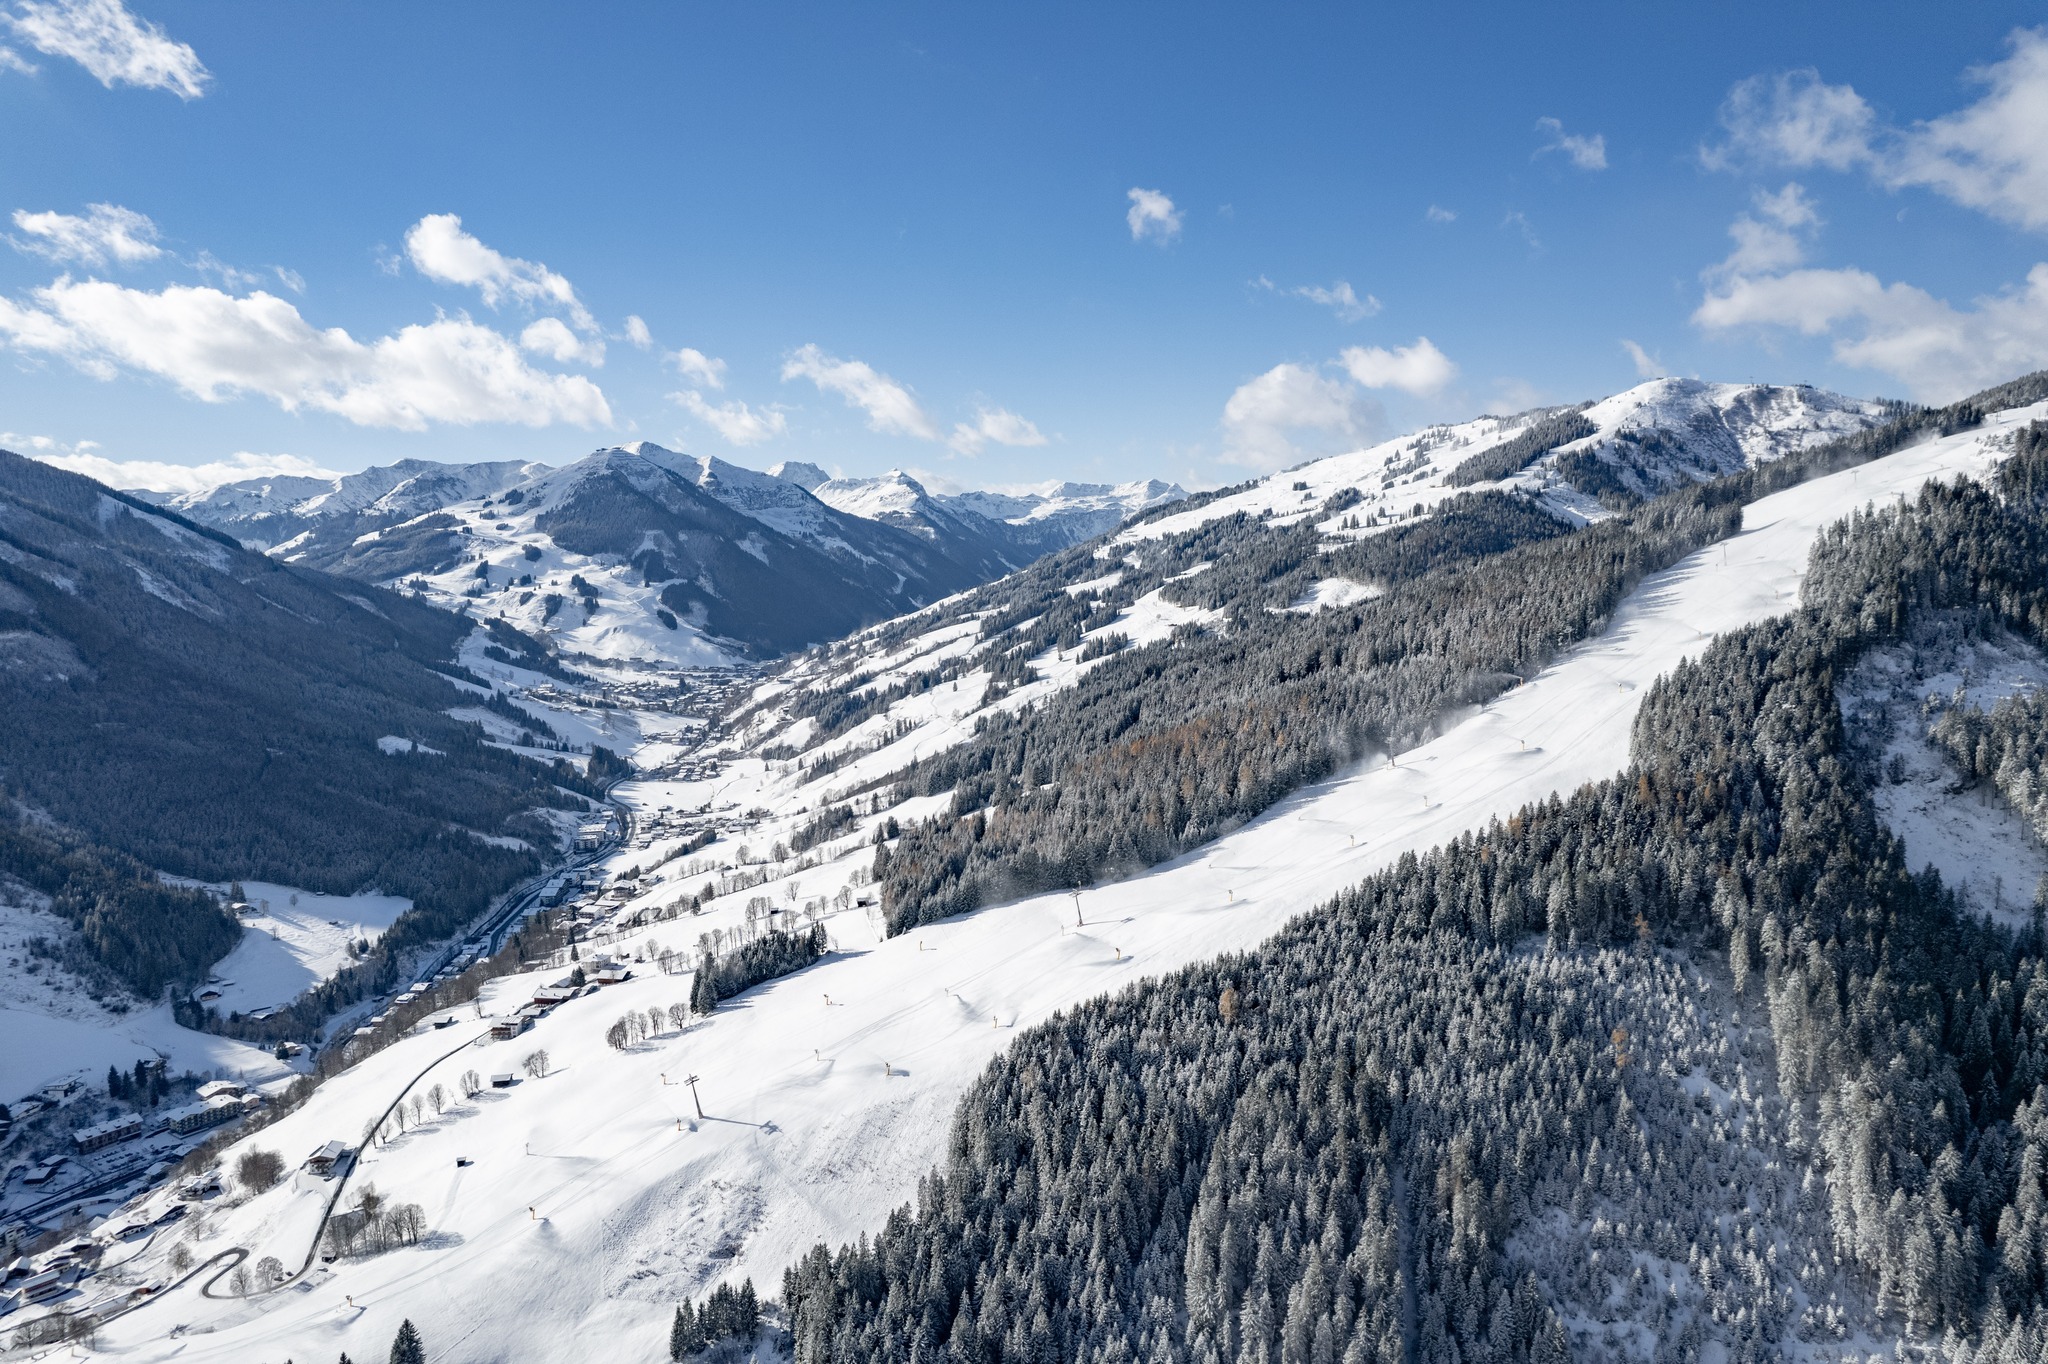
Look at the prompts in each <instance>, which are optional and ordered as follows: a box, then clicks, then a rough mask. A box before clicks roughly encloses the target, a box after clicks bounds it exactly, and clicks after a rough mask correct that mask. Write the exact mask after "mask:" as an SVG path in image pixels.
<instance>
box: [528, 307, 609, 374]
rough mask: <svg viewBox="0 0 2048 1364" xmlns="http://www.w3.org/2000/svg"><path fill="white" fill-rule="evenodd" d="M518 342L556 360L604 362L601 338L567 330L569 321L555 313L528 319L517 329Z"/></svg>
mask: <svg viewBox="0 0 2048 1364" xmlns="http://www.w3.org/2000/svg"><path fill="white" fill-rule="evenodd" d="M519 344H520V345H521V346H522V347H523V348H525V349H526V350H528V351H530V352H532V353H533V354H535V355H545V356H547V357H548V358H549V359H551V360H553V361H555V362H556V363H557V364H563V365H567V364H578V365H590V366H592V367H595V366H598V365H602V364H603V363H604V342H603V341H602V340H601V339H599V338H598V337H595V336H593V337H591V338H590V339H589V340H588V341H586V340H584V339H583V338H581V337H579V336H577V335H576V333H575V332H572V331H570V330H569V325H568V324H567V323H566V322H564V321H562V319H560V318H559V317H543V318H538V319H536V320H535V321H533V322H531V323H529V324H528V325H527V328H526V330H525V331H523V332H521V333H519Z"/></svg>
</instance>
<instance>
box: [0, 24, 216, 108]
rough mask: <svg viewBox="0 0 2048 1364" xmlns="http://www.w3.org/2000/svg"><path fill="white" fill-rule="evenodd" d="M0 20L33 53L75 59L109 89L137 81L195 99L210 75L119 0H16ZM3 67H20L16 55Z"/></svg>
mask: <svg viewBox="0 0 2048 1364" xmlns="http://www.w3.org/2000/svg"><path fill="white" fill-rule="evenodd" d="M0 23H5V24H6V25H7V26H8V27H9V28H11V29H12V30H13V31H14V32H15V33H16V34H17V35H18V36H19V37H20V38H21V40H22V41H23V42H25V43H27V44H28V45H29V46H30V47H33V48H34V49H35V50H36V51H38V52H42V53H46V54H48V55H49V56H52V57H68V58H69V59H71V60H72V61H74V62H77V63H78V64H79V65H80V66H82V67H84V68H85V69H86V70H87V71H88V72H90V73H92V75H93V76H94V77H95V78H97V79H98V81H99V83H100V84H101V85H104V86H106V87H107V88H108V89H109V90H111V89H113V88H114V86H115V85H117V84H118V85H138V86H141V87H142V88H143V89H145V90H168V91H170V92H171V93H172V94H174V95H176V96H178V98H180V99H198V98H199V97H200V96H201V95H203V94H205V93H206V82H207V81H209V80H211V79H212V76H211V74H210V73H209V72H208V71H207V69H206V67H205V66H204V65H203V64H202V63H201V62H200V60H199V54H198V53H196V52H194V51H193V50H192V49H191V48H190V47H188V46H186V45H185V44H184V43H180V42H176V41H174V40H173V39H172V38H171V37H170V35H169V34H167V33H165V32H164V31H163V29H162V28H161V27H159V26H158V25H156V24H153V23H150V22H149V21H148V20H146V19H138V18H136V17H135V16H134V15H132V14H130V13H129V12H128V11H127V9H126V8H125V7H123V6H122V4H121V2H120V0H18V2H17V4H16V5H15V12H14V13H13V14H0ZM8 55H9V56H10V57H12V56H13V54H12V53H9V54H8ZM9 65H12V66H14V67H15V68H16V69H17V70H19V69H22V63H21V62H20V60H19V59H18V58H16V59H15V60H14V61H13V62H10V63H9Z"/></svg>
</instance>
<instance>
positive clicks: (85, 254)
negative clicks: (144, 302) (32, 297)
mask: <svg viewBox="0 0 2048 1364" xmlns="http://www.w3.org/2000/svg"><path fill="white" fill-rule="evenodd" d="M14 227H15V230H16V231H17V232H20V233H21V234H22V235H21V236H20V237H9V238H8V239H7V241H8V244H9V245H11V246H13V247H14V249H15V250H17V251H26V252H28V253H29V254H30V255H35V256H41V257H42V258H43V259H44V260H48V261H56V262H57V263H58V264H60V265H61V264H66V263H72V262H75V263H77V264H79V265H106V264H108V263H110V262H111V263H113V264H118V265H138V264H140V263H141V262H143V261H149V260H155V259H156V258H157V257H158V256H161V255H162V254H163V253H164V251H163V248H162V247H160V246H158V245H157V244H156V224H155V223H153V222H151V221H150V220H149V218H148V217H147V216H146V215H144V214H141V213H137V212H136V211H135V210H134V209H132V208H123V207H121V206H120V205H119V204H88V205H86V209H85V216H84V217H82V218H81V217H78V216H76V215H74V214H70V213H56V212H51V213H30V212H29V211H28V210H27V209H25V208H18V209H16V210H14Z"/></svg>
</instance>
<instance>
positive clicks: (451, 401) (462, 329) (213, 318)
mask: <svg viewBox="0 0 2048 1364" xmlns="http://www.w3.org/2000/svg"><path fill="white" fill-rule="evenodd" d="M29 298H30V302H29V303H28V304H26V305H23V304H17V303H15V302H13V301H12V300H9V299H6V298H0V339H4V340H6V341H7V342H9V343H10V344H12V345H13V346H14V347H15V348H16V349H17V350H21V351H27V352H32V353H41V354H48V355H55V356H59V357H61V358H63V359H65V360H68V361H69V362H71V363H72V364H73V365H75V366H77V367H78V368H79V369H81V370H83V371H84V372H86V373H88V374H91V375H94V376H95V377H98V378H102V379H110V378H112V377H114V375H115V374H116V373H118V372H119V371H121V370H123V369H126V370H131V371H135V372H138V373H142V374H150V375H155V376H157V377H159V378H162V379H165V380H168V381H169V382H171V383H172V384H175V385H176V386H177V387H178V388H180V389H182V390H184V391H185V392H186V393H188V394H190V395H192V396H193V397H195V398H198V399H200V400H202V401H204V402H221V401H225V400H226V399H228V398H230V397H233V396H236V395H238V394H245V393H246V394H255V395H258V396H260V397H265V398H268V399H270V400H271V401H273V402H275V403H276V404H277V405H278V406H280V407H282V408H284V409H285V410H286V411H289V412H296V411H299V410H301V409H308V410H312V411H319V412H331V413H334V414H336V415H338V416H341V417H343V418H345V419H346V420H348V421H351V422H354V423H355V424H357V425H359V426H382V427H396V428H398V429H401V430H407V431H418V430H422V429H424V428H425V427H427V426H428V425H430V424H432V423H437V422H439V423H451V424H455V425H470V424H474V423H478V422H510V423H516V424H519V425H523V426H547V425H550V424H552V423H554V422H571V423H574V424H577V425H580V426H591V425H601V424H607V423H609V422H610V421H611V409H610V408H609V406H608V405H607V404H606V402H605V398H604V394H603V393H602V392H601V391H599V389H598V388H597V386H596V385H595V384H593V383H591V382H590V380H588V379H586V378H584V377H583V376H581V375H560V374H548V373H546V372H544V371H541V370H537V369H534V368H533V367H532V366H530V365H528V364H527V363H526V361H525V360H524V359H522V358H521V356H520V354H519V350H518V347H517V346H515V345H514V344H513V342H512V341H511V339H510V338H508V337H506V336H503V335H501V334H500V333H498V332H495V331H492V330H491V329H490V328H488V327H484V326H480V325H478V324H477V323H474V322H471V321H470V320H469V319H467V318H441V319H439V320H437V321H434V322H431V323H427V324H425V325H414V326H409V327H405V328H402V329H401V330H399V331H398V332H396V333H394V334H392V335H390V336H385V337H381V338H379V339H378V340H376V341H373V342H368V343H365V342H362V341H358V340H356V339H355V338H354V337H352V336H350V335H349V334H348V333H347V332H346V331H343V330H342V329H341V328H339V327H330V328H326V329H324V330H323V329H319V328H316V327H314V326H313V325H312V324H310V323H308V322H307V321H306V320H305V318H303V317H301V316H300V315H299V311H298V309H297V308H295V307H293V306H292V305H291V304H290V303H288V302H286V301H285V300H284V299H281V298H278V297H276V296H275V295H272V294H268V293H263V292H260V291H259V292H257V293H253V294H248V295H245V296H240V297H237V296H236V295H233V294H228V293H223V292H222V291H220V290H218V289H213V288H206V287H198V288H194V287H188V286H182V285H179V286H171V287H168V288H165V289H163V290H161V291H160V292H149V291H146V290H139V289H129V288H124V287H123V286H121V285H118V284H111V283H107V282H106V281H103V280H86V281H83V282H80V281H75V280H73V279H71V278H70V277H68V276H66V277H64V278H62V279H59V280H58V281H57V282H56V283H54V284H51V285H48V286H46V287H44V288H40V289H36V290H34V291H33V292H32V293H31V294H30V295H29Z"/></svg>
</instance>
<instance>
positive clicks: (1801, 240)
mask: <svg viewBox="0 0 2048 1364" xmlns="http://www.w3.org/2000/svg"><path fill="white" fill-rule="evenodd" d="M1753 198H1754V202H1755V205H1756V216H1755V217H1752V216H1751V215H1749V214H1747V213H1742V214H1738V215H1737V216H1736V218H1735V221H1734V222H1732V223H1730V224H1729V225H1728V235H1729V236H1730V237H1732V238H1733V239H1734V241H1735V249H1734V250H1733V251H1730V252H1729V253H1728V257H1727V259H1725V260H1723V261H1722V262H1721V263H1720V264H1719V265H1716V266H1714V267H1713V268H1712V269H1710V270H1709V271H1708V272H1707V273H1708V276H1709V277H1710V278H1714V279H1733V278H1735V277H1737V276H1740V275H1754V274H1765V273H1769V272H1771V271H1776V270H1789V269H1791V268H1792V267H1793V266H1795V265H1798V264H1800V263H1801V262H1803V261H1804V260H1805V259H1806V239H1807V237H1808V236H1810V235H1811V234H1812V233H1814V232H1816V231H1818V230H1819V229H1820V212H1819V210H1818V209H1816V208H1815V207H1814V203H1813V200H1812V199H1811V198H1810V197H1808V195H1807V193H1806V190H1805V189H1804V187H1802V186H1801V185H1799V184H1798V183H1797V182H1796V181H1795V182H1793V183H1791V184H1788V185H1786V186H1785V187H1784V188H1783V189H1781V190H1779V191H1778V192H1777V193H1775V194H1771V193H1767V192H1766V191H1764V190H1758V191H1756V193H1755V195H1754V196H1753Z"/></svg>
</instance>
